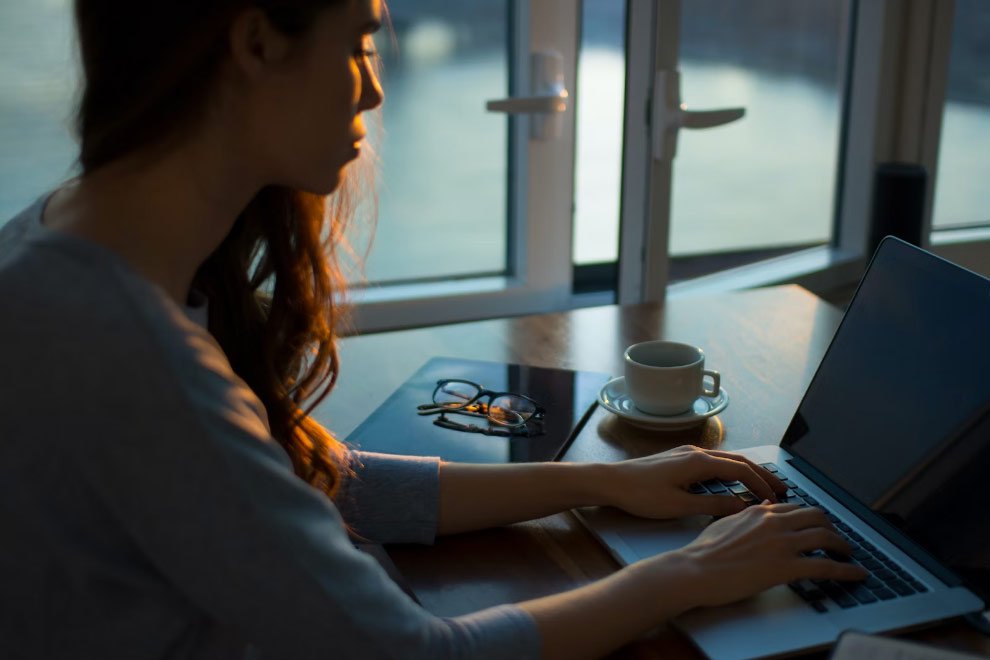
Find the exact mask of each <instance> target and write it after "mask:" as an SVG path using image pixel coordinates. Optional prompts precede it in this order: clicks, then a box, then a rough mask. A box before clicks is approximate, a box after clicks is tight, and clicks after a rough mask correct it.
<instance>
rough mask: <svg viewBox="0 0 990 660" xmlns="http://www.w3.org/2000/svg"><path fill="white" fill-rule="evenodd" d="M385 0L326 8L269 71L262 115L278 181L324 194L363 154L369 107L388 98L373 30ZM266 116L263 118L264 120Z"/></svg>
mask: <svg viewBox="0 0 990 660" xmlns="http://www.w3.org/2000/svg"><path fill="white" fill-rule="evenodd" d="M380 25H381V2H380V0H344V2H341V3H340V4H338V5H334V6H331V7H330V8H328V9H326V10H324V11H322V12H321V13H320V14H319V15H318V17H317V19H316V21H315V22H314V24H313V25H312V26H311V27H310V28H309V30H308V31H307V32H306V33H304V34H303V35H302V36H300V37H298V38H296V39H293V40H292V41H291V46H290V48H289V51H288V54H287V55H286V56H285V58H284V61H282V62H280V63H279V64H278V66H277V67H276V68H275V69H274V72H273V73H272V74H271V75H270V76H269V77H268V78H267V80H266V83H267V84H265V85H264V91H263V92H262V93H261V95H260V98H259V102H260V107H261V112H259V113H257V114H256V126H255V133H256V135H255V136H253V137H256V138H257V139H259V140H260V141H261V146H262V153H263V157H264V158H265V159H266V160H267V162H266V163H265V167H266V169H267V168H268V167H271V174H270V177H271V178H272V180H271V181H270V183H273V184H280V185H285V186H290V187H293V188H298V189H301V190H307V191H309V192H313V193H317V194H327V193H330V192H332V191H333V190H334V189H336V188H337V186H338V185H339V184H340V180H341V176H342V173H343V169H344V167H346V166H347V164H348V163H350V162H351V161H352V160H354V159H355V158H357V157H358V155H359V154H360V143H361V141H362V139H363V138H364V136H365V127H364V122H363V121H362V118H361V113H362V112H364V111H365V110H369V109H371V108H374V107H376V106H378V105H380V104H381V102H382V99H383V94H382V89H381V86H380V85H379V83H378V78H377V76H376V75H375V72H374V70H373V68H372V61H371V58H372V57H374V44H373V43H372V41H371V33H372V32H374V31H375V30H377V29H378V28H379V27H380ZM258 123H260V124H262V125H260V126H259V125H257V124H258Z"/></svg>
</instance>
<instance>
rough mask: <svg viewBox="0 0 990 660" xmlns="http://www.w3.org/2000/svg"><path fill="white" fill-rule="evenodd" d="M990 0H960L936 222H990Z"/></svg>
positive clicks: (944, 119)
mask: <svg viewBox="0 0 990 660" xmlns="http://www.w3.org/2000/svg"><path fill="white" fill-rule="evenodd" d="M988 35H990V2H986V0H956V15H955V22H954V25H953V29H952V53H951V55H950V60H949V81H948V85H947V90H946V100H945V109H944V110H943V114H942V139H941V142H940V144H939V153H938V178H937V179H936V185H935V205H934V210H933V211H932V226H933V227H934V228H936V229H947V228H950V227H959V226H972V225H990V185H988V183H987V179H988V177H987V174H988V173H990V38H988Z"/></svg>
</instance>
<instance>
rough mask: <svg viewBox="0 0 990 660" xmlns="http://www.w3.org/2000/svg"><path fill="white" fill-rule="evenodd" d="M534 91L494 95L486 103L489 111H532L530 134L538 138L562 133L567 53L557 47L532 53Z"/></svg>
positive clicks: (566, 98)
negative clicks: (565, 55)
mask: <svg viewBox="0 0 990 660" xmlns="http://www.w3.org/2000/svg"><path fill="white" fill-rule="evenodd" d="M531 58H532V60H531V75H530V91H531V92H532V96H518V97H513V98H507V99H493V100H491V101H488V102H486V103H485V109H487V110H488V111H489V112H506V113H510V114H532V115H534V117H533V118H532V119H531V120H530V135H531V137H533V138H534V139H537V140H546V139H548V138H555V137H560V134H561V124H560V115H561V113H563V112H565V111H566V110H567V104H568V97H569V96H570V95H569V94H568V92H567V88H566V87H565V86H564V57H563V56H562V55H561V54H560V53H558V52H556V51H542V52H537V53H533V54H532V55H531Z"/></svg>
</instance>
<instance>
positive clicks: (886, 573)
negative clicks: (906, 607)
mask: <svg viewBox="0 0 990 660" xmlns="http://www.w3.org/2000/svg"><path fill="white" fill-rule="evenodd" d="M873 574H874V575H876V576H877V577H878V578H880V579H881V580H883V581H884V582H889V581H891V580H895V579H897V576H895V575H894V571H892V570H890V569H889V568H881V569H878V570H875V571H873Z"/></svg>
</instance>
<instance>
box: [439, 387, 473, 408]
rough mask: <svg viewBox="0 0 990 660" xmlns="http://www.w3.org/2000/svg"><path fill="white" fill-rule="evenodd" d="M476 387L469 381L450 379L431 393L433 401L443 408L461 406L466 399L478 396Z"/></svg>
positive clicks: (465, 402)
mask: <svg viewBox="0 0 990 660" xmlns="http://www.w3.org/2000/svg"><path fill="white" fill-rule="evenodd" d="M479 391H480V390H478V388H477V387H475V386H474V385H472V384H470V383H462V382H460V381H456V380H452V381H449V382H446V383H444V384H443V385H441V386H440V387H438V388H437V390H436V392H434V393H433V402H434V403H435V404H437V405H438V406H443V407H444V408H450V409H452V410H453V409H456V408H462V407H463V406H464V405H465V404H467V402H468V401H470V400H471V399H473V398H474V397H476V396H478V392H479Z"/></svg>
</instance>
